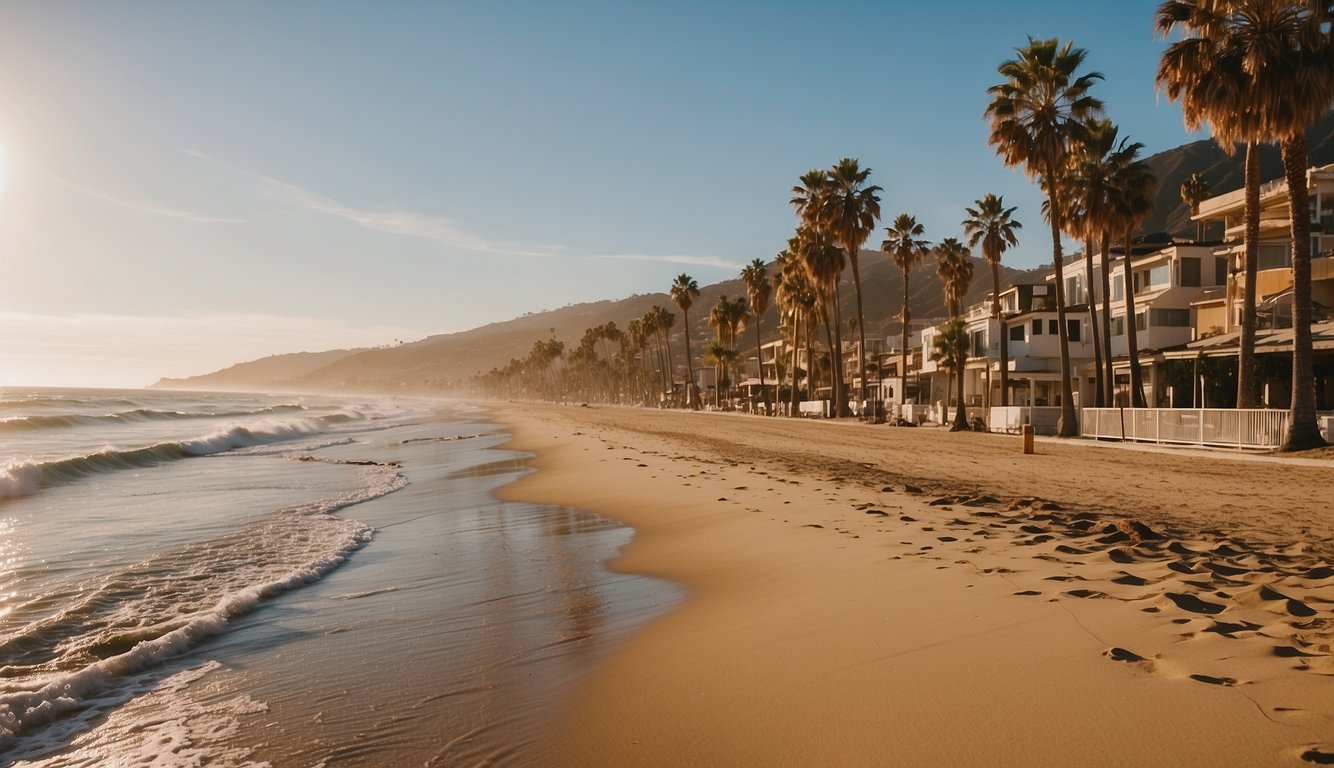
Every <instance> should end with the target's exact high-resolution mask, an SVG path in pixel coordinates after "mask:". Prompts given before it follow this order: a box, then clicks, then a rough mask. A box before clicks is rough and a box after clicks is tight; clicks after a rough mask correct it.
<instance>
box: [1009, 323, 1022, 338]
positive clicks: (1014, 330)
mask: <svg viewBox="0 0 1334 768" xmlns="http://www.w3.org/2000/svg"><path fill="white" fill-rule="evenodd" d="M1023 340H1024V326H1022V325H1012V326H1010V341H1023Z"/></svg>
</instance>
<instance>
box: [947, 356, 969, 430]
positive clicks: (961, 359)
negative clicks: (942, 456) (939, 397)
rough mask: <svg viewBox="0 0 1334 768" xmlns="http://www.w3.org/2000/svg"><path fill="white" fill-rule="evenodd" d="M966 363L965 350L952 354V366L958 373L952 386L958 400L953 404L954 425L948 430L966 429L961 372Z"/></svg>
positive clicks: (966, 413) (966, 410) (965, 409)
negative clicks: (954, 388)
mask: <svg viewBox="0 0 1334 768" xmlns="http://www.w3.org/2000/svg"><path fill="white" fill-rule="evenodd" d="M967 364H968V353H967V351H965V350H960V351H959V352H958V354H956V355H955V356H954V367H955V368H956V369H957V370H958V373H959V375H958V376H957V377H956V378H957V379H958V381H956V382H955V383H954V386H955V387H956V388H957V389H956V391H955V396H956V397H958V398H959V400H958V402H957V403H956V404H955V406H954V427H953V428H952V429H951V430H950V431H951V432H961V431H963V430H966V429H968V409H967V408H965V407H964V404H963V389H964V387H963V384H964V381H963V372H964V366H965V365H967Z"/></svg>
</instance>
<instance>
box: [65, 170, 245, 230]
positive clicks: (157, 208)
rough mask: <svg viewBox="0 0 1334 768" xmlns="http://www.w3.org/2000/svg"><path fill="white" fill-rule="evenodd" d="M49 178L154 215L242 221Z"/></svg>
mask: <svg viewBox="0 0 1334 768" xmlns="http://www.w3.org/2000/svg"><path fill="white" fill-rule="evenodd" d="M51 178H52V179H54V180H55V181H57V182H59V183H60V184H63V185H64V186H66V187H69V188H70V189H75V190H78V191H80V192H82V193H84V194H85V195H89V196H91V197H95V198H97V199H98V200H105V201H106V202H108V203H114V204H116V205H119V206H122V207H125V208H129V209H131V210H135V211H140V212H141V213H151V214H154V215H156V216H166V217H168V218H172V219H184V220H185V221H195V222H199V223H201V224H240V223H242V220H241V219H227V218H222V217H220V216H207V215H205V214H202V213H194V212H192V211H180V210H176V209H174V208H167V207H165V206H161V205H157V204H156V203H146V202H143V201H140V200H129V199H126V198H123V197H117V196H116V195H112V194H108V193H106V192H99V191H98V190H96V189H92V188H91V187H85V186H84V185H82V184H76V183H74V182H72V181H70V180H69V179H66V178H63V177H61V176H56V175H55V174H52V175H51Z"/></svg>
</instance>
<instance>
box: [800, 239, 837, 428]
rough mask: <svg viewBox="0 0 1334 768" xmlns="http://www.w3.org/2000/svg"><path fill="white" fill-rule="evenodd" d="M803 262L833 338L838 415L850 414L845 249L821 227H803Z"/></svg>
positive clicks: (831, 349) (832, 367)
mask: <svg viewBox="0 0 1334 768" xmlns="http://www.w3.org/2000/svg"><path fill="white" fill-rule="evenodd" d="M797 240H798V242H799V247H800V251H799V254H800V257H801V262H802V265H803V266H804V267H805V268H806V276H807V277H808V278H809V279H810V281H811V286H812V287H813V288H814V289H815V294H816V296H817V297H819V305H820V309H819V311H820V314H821V319H822V320H823V321H824V326H825V336H826V337H827V338H828V341H829V359H830V373H831V378H832V381H831V383H830V391H831V394H832V398H833V401H834V408H833V412H834V415H835V416H845V415H847V407H848V403H847V396H846V394H845V392H844V388H843V370H842V367H843V366H842V364H841V358H842V351H843V331H842V325H843V316H842V311H841V308H840V306H839V305H840V301H839V291H838V284H839V281H840V279H841V278H842V276H843V264H844V262H843V251H842V250H841V249H840V248H839V247H838V246H836V245H834V243H833V242H832V241H830V239H829V238H828V237H827V236H826V235H825V234H824V233H823V232H822V231H821V230H819V229H811V228H809V227H802V228H801V229H800V230H798V234H797Z"/></svg>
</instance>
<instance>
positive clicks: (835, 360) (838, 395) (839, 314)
mask: <svg viewBox="0 0 1334 768" xmlns="http://www.w3.org/2000/svg"><path fill="white" fill-rule="evenodd" d="M833 295H834V322H833V326H834V344H835V346H834V347H833V348H832V349H830V350H829V373H830V376H831V377H832V379H833V386H831V387H830V391H831V392H832V393H833V396H834V409H833V410H834V416H836V417H839V416H847V415H848V396H847V390H846V385H845V383H844V381H843V308H842V307H841V306H839V304H840V302H839V291H838V283H834V294H833Z"/></svg>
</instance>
